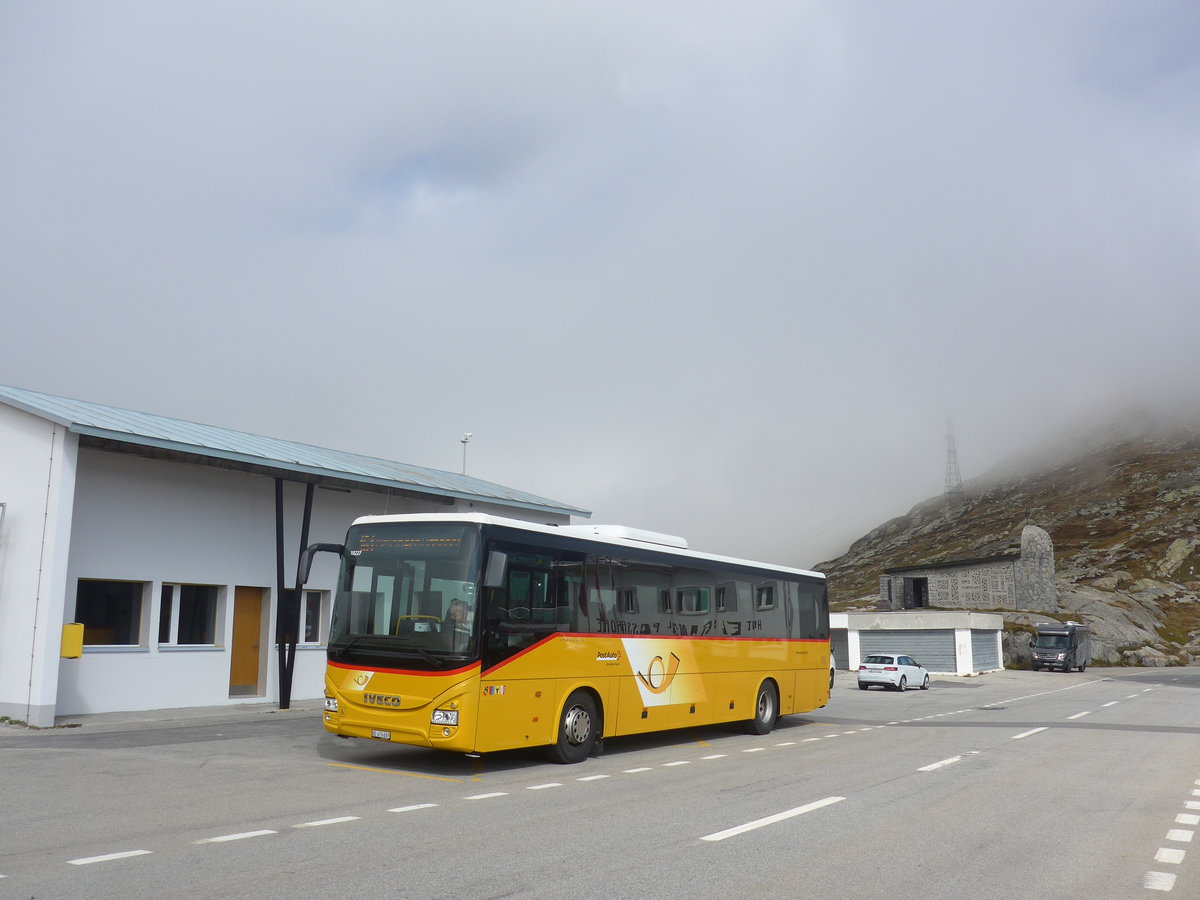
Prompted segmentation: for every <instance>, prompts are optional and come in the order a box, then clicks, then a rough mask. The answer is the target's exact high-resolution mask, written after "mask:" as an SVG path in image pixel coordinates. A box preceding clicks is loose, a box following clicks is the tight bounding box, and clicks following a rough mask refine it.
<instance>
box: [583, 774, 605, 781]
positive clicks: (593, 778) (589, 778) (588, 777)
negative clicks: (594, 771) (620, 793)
mask: <svg viewBox="0 0 1200 900" xmlns="http://www.w3.org/2000/svg"><path fill="white" fill-rule="evenodd" d="M611 777H612V776H611V775H585V776H583V777H582V778H576V779H575V780H576V781H601V780H603V779H605V778H611Z"/></svg>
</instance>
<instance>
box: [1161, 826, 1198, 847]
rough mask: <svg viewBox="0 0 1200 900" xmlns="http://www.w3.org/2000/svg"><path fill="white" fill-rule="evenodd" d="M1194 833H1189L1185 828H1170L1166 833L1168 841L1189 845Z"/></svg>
mask: <svg viewBox="0 0 1200 900" xmlns="http://www.w3.org/2000/svg"><path fill="white" fill-rule="evenodd" d="M1195 834H1196V832H1194V831H1189V830H1188V829H1186V828H1172V829H1171V830H1170V831H1168V832H1167V838H1166V839H1167V840H1168V841H1178V842H1179V843H1181V844H1190V843H1191V842H1192V838H1193V837H1194V836H1195Z"/></svg>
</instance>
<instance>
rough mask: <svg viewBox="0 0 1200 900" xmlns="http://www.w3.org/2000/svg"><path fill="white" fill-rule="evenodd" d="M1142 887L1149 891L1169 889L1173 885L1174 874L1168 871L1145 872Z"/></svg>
mask: <svg viewBox="0 0 1200 900" xmlns="http://www.w3.org/2000/svg"><path fill="white" fill-rule="evenodd" d="M1142 887H1144V888H1146V890H1149V891H1169V890H1172V889H1173V888H1174V887H1175V876H1174V875H1173V874H1171V873H1170V872H1147V873H1146V877H1145V878H1143V879H1142Z"/></svg>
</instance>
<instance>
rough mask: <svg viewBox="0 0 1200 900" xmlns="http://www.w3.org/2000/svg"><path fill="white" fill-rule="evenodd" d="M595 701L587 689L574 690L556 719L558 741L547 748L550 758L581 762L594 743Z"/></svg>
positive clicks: (586, 756) (589, 752)
mask: <svg viewBox="0 0 1200 900" xmlns="http://www.w3.org/2000/svg"><path fill="white" fill-rule="evenodd" d="M598 722H599V719H598V718H597V716H596V703H595V701H593V700H592V695H591V694H589V693H588V692H587V691H575V693H573V694H571V696H570V697H568V698H567V702H566V704H565V705H564V706H563V711H562V717H561V718H560V719H559V720H558V741H557V742H556V743H555V744H554V745H553V746H551V747H550V748H549V750H550V758H551V759H552V760H554V761H555V762H559V763H577V762H583V761H584V760H585V759H587V758H588V756H589V755H590V754H591V752H592V747H593V745H595V743H596V725H597V723H598Z"/></svg>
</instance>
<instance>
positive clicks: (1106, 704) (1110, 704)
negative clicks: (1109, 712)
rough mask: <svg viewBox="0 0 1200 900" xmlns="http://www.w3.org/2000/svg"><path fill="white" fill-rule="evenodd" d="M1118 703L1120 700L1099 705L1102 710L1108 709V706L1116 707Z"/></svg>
mask: <svg viewBox="0 0 1200 900" xmlns="http://www.w3.org/2000/svg"><path fill="white" fill-rule="evenodd" d="M1120 702H1121V701H1120V700H1110V701H1109V702H1108V703H1103V704H1101V706H1102V707H1104V708H1108V707H1110V706H1116V705H1117V704H1118V703H1120Z"/></svg>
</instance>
